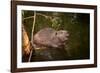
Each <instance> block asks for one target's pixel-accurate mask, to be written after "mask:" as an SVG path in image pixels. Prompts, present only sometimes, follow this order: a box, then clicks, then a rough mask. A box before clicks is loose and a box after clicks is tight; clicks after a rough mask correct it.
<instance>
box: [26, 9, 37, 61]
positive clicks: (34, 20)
mask: <svg viewBox="0 0 100 73" xmlns="http://www.w3.org/2000/svg"><path fill="white" fill-rule="evenodd" d="M35 22H36V12H35V11H34V19H33V26H32V32H31V44H32V46H33V34H34V27H35ZM32 52H33V49H32V50H31V52H30V56H29V59H28V62H30V60H31V57H32Z"/></svg>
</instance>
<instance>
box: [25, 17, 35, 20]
mask: <svg viewBox="0 0 100 73" xmlns="http://www.w3.org/2000/svg"><path fill="white" fill-rule="evenodd" d="M30 18H34V16H29V17H26V18H23V20H26V19H30Z"/></svg>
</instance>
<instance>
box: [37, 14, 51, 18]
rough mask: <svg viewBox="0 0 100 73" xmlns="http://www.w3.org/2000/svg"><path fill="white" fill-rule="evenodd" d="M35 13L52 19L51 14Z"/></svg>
mask: <svg viewBox="0 0 100 73" xmlns="http://www.w3.org/2000/svg"><path fill="white" fill-rule="evenodd" d="M37 15H41V16H44V17H45V18H49V19H52V17H51V16H47V15H45V14H41V13H37Z"/></svg>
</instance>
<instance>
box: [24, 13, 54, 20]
mask: <svg viewBox="0 0 100 73" xmlns="http://www.w3.org/2000/svg"><path fill="white" fill-rule="evenodd" d="M36 15H41V16H43V17H45V18H49V19H52V17H51V16H47V15H44V14H41V13H37V14H36ZM31 18H34V16H29V17H26V18H23V20H26V19H31Z"/></svg>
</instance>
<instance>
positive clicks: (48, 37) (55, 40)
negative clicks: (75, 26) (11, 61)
mask: <svg viewBox="0 0 100 73" xmlns="http://www.w3.org/2000/svg"><path fill="white" fill-rule="evenodd" d="M68 36H69V33H68V31H66V30H58V31H56V30H54V29H53V28H43V29H41V30H40V31H38V32H37V33H36V34H35V35H34V37H33V40H34V41H33V43H34V44H35V47H40V46H46V47H53V48H59V47H61V46H63V45H65V42H66V41H67V40H68Z"/></svg>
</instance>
